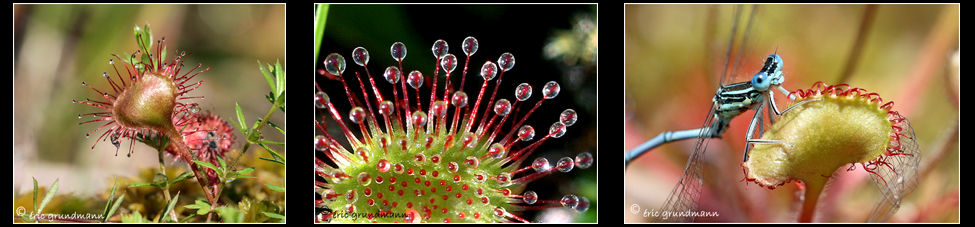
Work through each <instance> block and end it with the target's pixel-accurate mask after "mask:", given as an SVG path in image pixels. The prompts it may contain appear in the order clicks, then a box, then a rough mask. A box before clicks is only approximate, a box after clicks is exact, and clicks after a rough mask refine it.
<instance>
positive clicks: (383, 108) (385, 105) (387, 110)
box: [379, 100, 396, 116]
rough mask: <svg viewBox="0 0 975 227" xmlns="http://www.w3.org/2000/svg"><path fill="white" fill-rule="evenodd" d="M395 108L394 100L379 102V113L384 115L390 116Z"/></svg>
mask: <svg viewBox="0 0 975 227" xmlns="http://www.w3.org/2000/svg"><path fill="white" fill-rule="evenodd" d="M395 109H396V106H395V105H393V101H389V100H386V101H383V102H382V103H379V114H382V115H383V116H389V115H390V114H392V113H393V110H395Z"/></svg>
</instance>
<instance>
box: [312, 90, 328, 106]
mask: <svg viewBox="0 0 975 227" xmlns="http://www.w3.org/2000/svg"><path fill="white" fill-rule="evenodd" d="M327 105H328V94H325V92H321V91H319V92H316V93H315V107H316V108H319V109H325V107H326V106H327Z"/></svg>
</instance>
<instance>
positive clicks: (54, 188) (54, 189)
mask: <svg viewBox="0 0 975 227" xmlns="http://www.w3.org/2000/svg"><path fill="white" fill-rule="evenodd" d="M57 192H58V180H54V185H52V186H51V189H50V190H47V195H44V200H42V201H41V208H38V209H37V212H44V206H47V203H48V202H51V199H53V198H54V194H56V193H57Z"/></svg>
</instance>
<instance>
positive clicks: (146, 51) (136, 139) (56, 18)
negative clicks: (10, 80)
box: [15, 5, 287, 223]
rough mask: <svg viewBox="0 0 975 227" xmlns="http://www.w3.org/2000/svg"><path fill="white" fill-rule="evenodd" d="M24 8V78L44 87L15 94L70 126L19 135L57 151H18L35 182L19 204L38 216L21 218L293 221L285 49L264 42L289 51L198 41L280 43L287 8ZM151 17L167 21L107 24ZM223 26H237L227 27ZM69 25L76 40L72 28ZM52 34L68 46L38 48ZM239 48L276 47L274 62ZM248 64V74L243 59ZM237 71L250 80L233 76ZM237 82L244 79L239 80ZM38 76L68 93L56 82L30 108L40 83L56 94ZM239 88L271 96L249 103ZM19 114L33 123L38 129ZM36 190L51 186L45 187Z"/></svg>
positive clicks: (20, 74)
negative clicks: (289, 216) (40, 62)
mask: <svg viewBox="0 0 975 227" xmlns="http://www.w3.org/2000/svg"><path fill="white" fill-rule="evenodd" d="M16 9H17V12H18V13H17V14H15V15H18V18H24V19H23V21H26V23H27V24H28V25H26V26H23V27H16V26H15V31H17V32H15V34H22V35H21V36H20V37H24V39H23V40H18V41H17V43H18V44H20V45H18V47H20V49H19V51H18V52H17V53H18V56H20V57H18V58H17V59H18V61H17V62H18V65H19V66H20V67H18V68H17V69H18V70H17V76H15V78H16V79H17V81H18V83H19V84H20V83H21V82H23V84H24V85H26V86H25V87H27V88H33V89H20V90H18V91H17V92H16V93H17V94H18V96H17V97H18V98H17V100H21V101H23V100H30V101H33V103H35V104H37V105H38V106H42V107H35V108H41V109H45V108H46V109H49V110H50V111H51V112H57V113H59V114H55V115H51V117H50V119H59V118H67V119H70V120H68V121H61V120H52V121H50V122H45V123H44V124H42V125H44V127H41V128H40V129H39V130H37V131H36V132H33V131H32V133H28V134H27V136H24V137H22V138H26V139H27V140H26V141H34V140H33V139H31V138H32V137H33V136H37V135H46V136H48V137H49V138H48V139H54V140H55V141H59V143H51V142H50V141H48V140H38V141H36V143H35V144H34V145H32V146H26V145H25V146H17V149H15V154H17V155H16V156H17V157H19V158H18V160H21V159H23V160H21V161H22V162H23V163H27V164H26V165H23V167H20V168H17V169H16V171H15V173H16V174H17V178H18V179H20V178H26V177H32V178H34V180H33V182H32V183H31V182H30V181H28V180H18V183H17V184H15V185H18V186H19V185H22V186H19V187H20V188H19V189H17V190H15V194H16V197H17V203H16V204H18V205H19V206H21V207H30V206H22V205H25V204H31V203H33V206H32V208H33V209H24V210H21V211H24V212H21V211H18V213H17V215H18V217H19V218H18V219H17V220H19V221H24V222H42V223H45V222H82V223H98V222H115V223H117V222H125V223H131V222H157V223H162V222H169V223H177V222H178V223H185V222H224V223H233V222H284V221H285V220H286V219H285V216H284V214H285V207H286V204H285V201H284V193H285V191H286V190H285V188H286V185H285V183H284V176H285V175H284V169H285V165H286V161H285V150H284V146H285V142H284V135H285V133H286V131H285V127H286V122H285V121H284V116H285V111H286V109H287V108H286V101H285V100H286V98H285V97H286V92H285V91H286V76H285V75H286V73H285V67H284V62H283V59H281V58H283V39H279V38H275V37H271V36H267V37H264V38H267V39H261V42H267V41H271V42H281V43H280V44H281V45H280V46H277V45H261V44H247V43H250V42H251V41H254V40H250V39H236V41H237V42H240V45H235V44H230V43H227V42H222V41H221V42H217V43H211V44H208V45H201V44H198V43H200V42H212V40H223V39H221V37H225V36H230V35H244V34H246V35H248V36H254V35H257V34H254V33H255V32H256V33H263V34H272V33H275V32H281V31H278V30H277V29H276V28H277V27H278V26H279V25H280V24H283V22H284V21H283V15H284V14H283V13H284V8H283V5H260V6H258V5H236V6H226V5H151V6H137V5H132V6H101V5H92V6H89V5H18V6H17V7H16ZM140 10H146V11H153V12H156V13H160V14H161V15H167V16H164V19H162V18H157V17H146V16H145V15H141V14H132V15H127V14H126V15H120V16H119V17H117V18H111V19H108V18H102V17H101V16H100V15H108V14H106V13H104V12H126V11H129V12H137V11H140ZM185 12H196V13H191V14H184V13H185ZM91 15H99V16H91ZM226 15H238V16H239V17H238V20H237V21H226V20H221V19H220V18H224V17H225V16H226ZM71 21H73V23H72V22H71ZM120 21H125V22H120ZM256 21H264V22H266V23H268V24H257V23H255V22H256ZM150 23H151V24H150ZM184 23H185V24H184ZM274 23H280V24H278V25H273V24H274ZM62 26H63V27H67V28H72V29H68V30H61V29H60V28H61V27H62ZM227 27H235V28H239V29H237V30H228V29H225V28H227ZM279 34H280V33H279ZM41 36H44V37H60V38H63V39H64V40H66V41H65V42H61V41H60V40H52V39H48V40H46V41H48V42H51V43H52V44H51V45H47V46H45V45H40V44H39V43H37V42H36V41H34V40H37V39H38V37H41ZM281 37H283V35H282V36H281ZM241 45H243V46H249V47H255V48H267V49H266V50H265V51H266V52H267V53H257V52H253V51H247V50H243V49H240V48H237V47H231V46H241ZM204 46H205V47H204ZM276 46H277V47H276ZM272 49H277V50H281V51H280V52H278V51H275V50H272ZM52 50H56V51H53V52H54V53H61V54H59V55H54V56H56V58H54V59H55V61H50V62H49V63H50V64H48V66H47V67H36V66H37V65H35V64H33V62H36V61H37V59H36V56H37V55H38V54H39V53H52ZM269 53H274V54H269ZM229 56H232V57H229ZM275 58H278V59H275ZM48 59H50V58H48ZM93 59H99V60H97V61H96V60H93ZM243 59H247V60H246V61H245V62H246V64H245V63H242V62H239V61H244V60H243ZM52 65H53V66H52ZM255 65H256V66H255ZM237 66H240V67H241V68H244V67H245V66H246V69H240V70H236V67H237ZM47 68H52V69H56V71H58V74H57V75H50V74H48V73H50V72H53V71H52V70H48V69H47ZM91 71H97V72H98V73H97V74H96V73H91ZM228 74H232V75H234V76H233V78H234V80H236V81H234V80H228V78H229V77H225V76H226V75H228ZM96 75H97V76H96ZM34 77H39V78H53V79H55V81H59V80H60V81H62V82H64V83H63V85H64V86H63V87H62V86H61V84H60V83H58V84H54V85H55V87H56V88H53V89H42V90H41V91H44V90H48V91H56V92H52V95H50V96H44V97H42V98H38V97H30V98H27V97H23V98H22V96H21V95H20V94H35V95H36V94H37V92H36V91H35V90H37V89H38V87H32V86H31V85H37V84H46V83H44V82H43V80H34V79H29V78H34ZM231 81H233V82H234V83H232V84H229V83H228V82H231ZM251 81H253V82H251ZM68 84H71V85H73V86H68ZM257 85H261V86H257ZM76 86H77V87H82V88H84V89H75V87H76ZM239 88H247V89H243V90H250V91H251V92H250V93H251V94H253V93H257V94H262V95H263V96H264V97H259V96H256V95H254V96H251V95H247V94H246V93H238V92H236V89H239ZM226 89H230V90H226ZM62 92H63V94H62ZM45 98H50V100H47V99H45ZM59 99H65V100H66V101H67V103H70V104H71V105H64V106H62V105H53V104H49V103H61V102H58V101H57V100H59ZM251 99H253V100H251ZM252 109H254V110H252ZM256 109H262V110H256ZM41 112H44V111H41ZM255 112H259V113H255ZM18 113H20V111H18ZM275 113H277V114H276V115H275ZM63 114H68V115H63ZM15 116H17V118H18V121H19V122H24V123H25V124H26V125H28V126H31V125H33V124H32V123H30V122H31V119H37V118H36V117H32V116H27V115H25V114H15ZM248 117H249V120H248ZM255 119H256V120H255ZM59 124H63V125H59ZM54 128H56V129H54ZM264 129H266V130H264ZM51 130H55V131H58V132H51ZM61 132H63V133H65V135H61V134H60V133H61ZM35 133H36V134H35ZM61 138H64V139H61ZM26 141H25V143H26ZM52 150H56V151H57V152H52ZM78 152H82V153H78ZM119 153H121V154H122V155H118V154H119ZM38 160H47V161H50V160H59V161H62V162H65V163H64V164H51V163H45V162H39V161H38ZM21 161H18V162H15V163H20V162H21ZM54 163H57V162H54ZM118 163H127V164H124V165H123V164H118ZM48 169H53V170H55V171H50V170H48ZM21 175H25V176H21ZM51 181H53V182H54V183H53V184H50V182H51ZM39 182H40V185H41V186H47V185H50V188H47V189H45V188H44V187H38V185H39ZM30 186H33V187H30ZM59 190H60V194H58V192H59ZM25 191H26V192H27V193H24V192H25ZM31 191H32V192H33V193H30V192H31ZM65 192H68V193H65ZM38 194H41V195H42V196H41V197H43V199H42V198H39V196H38ZM31 195H33V196H31ZM38 203H40V205H39V206H38Z"/></svg>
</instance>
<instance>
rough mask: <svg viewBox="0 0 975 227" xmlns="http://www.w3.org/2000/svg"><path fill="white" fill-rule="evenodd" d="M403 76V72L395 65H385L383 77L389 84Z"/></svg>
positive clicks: (394, 82)
mask: <svg viewBox="0 0 975 227" xmlns="http://www.w3.org/2000/svg"><path fill="white" fill-rule="evenodd" d="M402 76H403V72H402V71H400V70H399V68H397V67H396V66H390V67H386V72H384V73H383V77H385V78H386V81H389V83H391V84H396V83H398V82H399V78H400V77H402Z"/></svg>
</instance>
